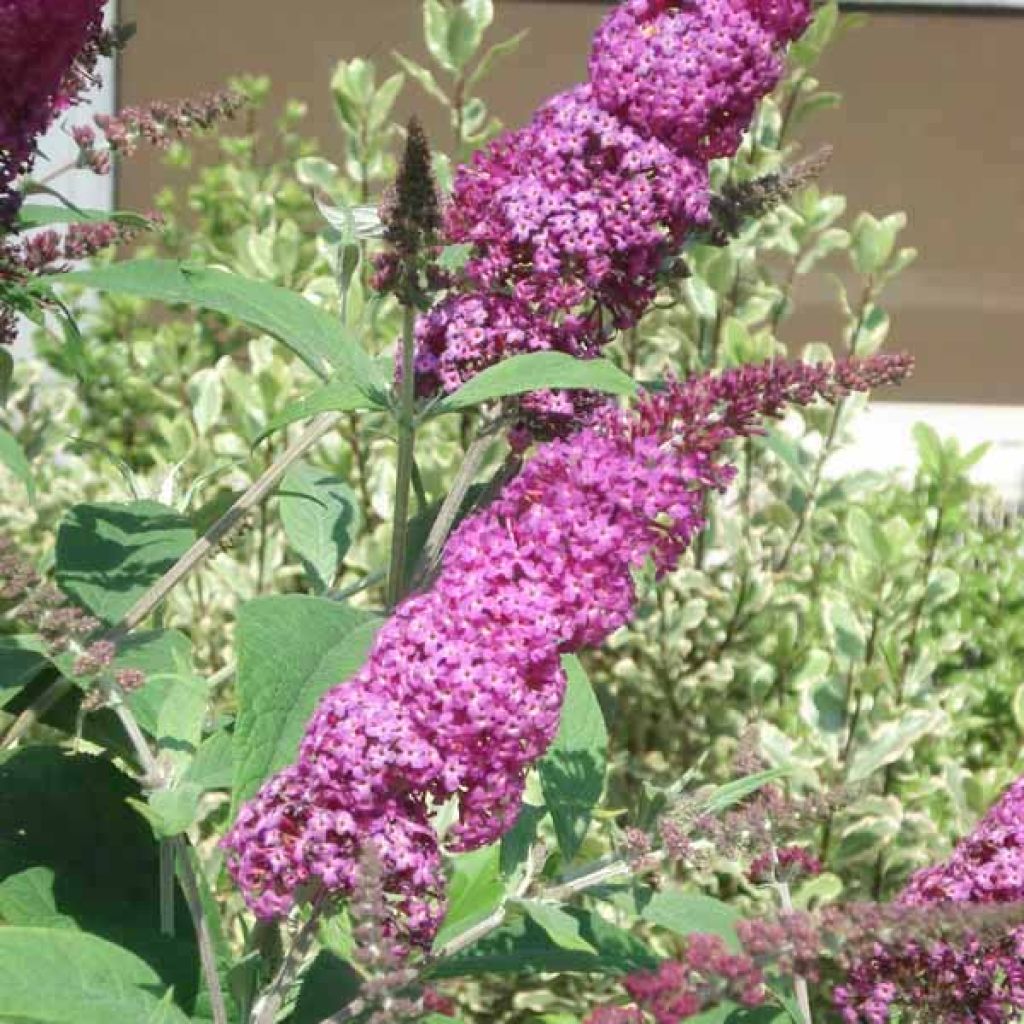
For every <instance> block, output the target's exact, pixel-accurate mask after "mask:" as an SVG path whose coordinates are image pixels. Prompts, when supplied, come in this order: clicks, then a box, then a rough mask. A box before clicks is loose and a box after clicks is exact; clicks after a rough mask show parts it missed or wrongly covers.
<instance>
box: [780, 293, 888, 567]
mask: <svg viewBox="0 0 1024 1024" xmlns="http://www.w3.org/2000/svg"><path fill="white" fill-rule="evenodd" d="M874 297H875V286H874V282H873V281H872V280H870V279H869V280H868V282H867V284H866V285H865V287H864V294H863V295H862V296H861V300H860V309H859V310H858V311H857V320H856V322H855V323H854V327H853V330H852V331H851V333H850V344H849V348H848V354H849V355H850V356H856V355H857V347H858V345H859V344H860V335H861V332H862V331H863V330H864V323H865V320H866V319H867V314H868V309H869V308H870V306H871V303H872V302H873V301H874ZM845 407H846V402H845V401H844V400H843V399H839V401H837V402H836V404H835V408H834V409H833V410H832V416H831V419H830V420H829V425H828V431H827V432H826V434H825V439H824V441H823V442H822V445H821V451H820V452H818V458H817V459H816V460H815V463H814V469H813V470H812V471H811V481H810V486H809V487H808V488H807V499H806V501H805V502H804V507H803V509H802V510H801V512H800V518H799V519H798V520H797V524H796V529H794V530H793V533H792V534H791V535H790V538H789V542H788V543H787V544H786V547H785V550H784V551H783V552H782V557H781V558H780V559H779V561H778V562H777V563H776V565H775V571H776V572H783V571H784V570H785V569H786V567H787V566H788V565H789V562H790V559H791V558H792V557H793V554H794V552H795V551H796V547H797V544H798V543H799V542H800V540H801V538H802V537H803V535H804V531H805V530H806V529H807V527H808V526H809V525H810V522H811V518H812V517H813V515H814V512H815V510H816V509H817V507H818V498H819V497H820V494H819V492H820V490H821V483H822V479H823V477H824V474H825V466H826V464H827V463H828V460H829V458H830V457H831V455H832V452H833V450H834V448H835V445H836V441H837V440H838V437H839V425H840V423H842V419H843V411H844V409H845Z"/></svg>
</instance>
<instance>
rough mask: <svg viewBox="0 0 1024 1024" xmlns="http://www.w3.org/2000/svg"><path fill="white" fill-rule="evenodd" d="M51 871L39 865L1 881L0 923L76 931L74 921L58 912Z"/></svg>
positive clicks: (55, 879)
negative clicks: (72, 929) (73, 929)
mask: <svg viewBox="0 0 1024 1024" xmlns="http://www.w3.org/2000/svg"><path fill="white" fill-rule="evenodd" d="M56 881H57V876H56V875H55V874H54V871H53V869H52V868H48V867H43V866H41V865H40V866H37V867H34V868H26V869H25V870H24V871H18V872H16V873H15V874H13V875H8V876H7V877H6V878H5V879H3V881H0V921H3V923H4V924H13V925H36V926H45V927H47V928H77V927H78V926H77V925H76V924H75V921H74V918H71V917H67V916H66V915H64V914H62V913H60V911H58V910H57V898H56V896H55V895H54V886H55V884H56Z"/></svg>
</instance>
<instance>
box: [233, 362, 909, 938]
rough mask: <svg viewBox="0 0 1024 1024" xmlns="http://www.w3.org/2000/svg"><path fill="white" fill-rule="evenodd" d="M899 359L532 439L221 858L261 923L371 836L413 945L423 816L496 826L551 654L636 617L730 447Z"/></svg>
mask: <svg viewBox="0 0 1024 1024" xmlns="http://www.w3.org/2000/svg"><path fill="white" fill-rule="evenodd" d="M907 369H908V362H907V360H906V359H905V358H904V357H892V356H878V357H875V358H873V359H871V360H868V361H865V362H847V363H841V364H838V365H837V366H835V367H829V366H812V365H808V364H802V363H779V364H766V365H764V366H759V367H742V368H739V369H736V370H732V371H728V372H725V373H722V374H721V375H718V376H707V377H700V378H695V379H692V380H690V381H687V382H685V383H673V384H671V385H670V386H669V387H668V388H667V389H666V390H665V391H664V392H662V393H658V394H648V395H645V396H644V397H643V398H642V399H641V400H640V401H639V402H638V404H637V405H636V407H635V408H634V409H632V410H629V411H620V410H618V409H604V410H601V411H599V412H598V413H597V414H596V415H595V416H594V418H593V419H592V421H591V422H590V423H589V425H587V426H586V427H585V428H584V429H582V430H581V431H579V432H578V433H576V434H575V435H573V436H572V437H570V438H567V439H559V440H554V441H551V442H549V443H547V444H543V445H541V446H539V448H538V450H537V452H536V453H535V455H534V456H533V457H532V458H531V459H530V460H529V461H528V462H527V463H526V465H525V467H524V468H523V470H522V472H521V473H520V474H519V476H518V477H516V478H515V479H514V480H513V481H511V482H510V483H509V484H508V485H507V486H506V487H505V489H504V491H503V492H502V493H501V495H500V496H499V497H498V498H497V499H496V500H495V501H494V502H493V503H492V504H491V505H489V506H488V507H486V508H485V509H483V510H482V511H480V512H478V513H476V514H475V515H473V516H471V517H469V518H468V519H466V520H465V522H464V523H463V524H462V525H461V526H460V527H459V528H458V530H457V531H456V532H455V533H454V534H453V535H452V537H451V540H450V541H449V544H448V546H447V548H446V550H445V554H444V558H443V562H442V567H441V571H440V574H439V576H438V579H437V580H436V582H435V584H434V586H433V587H432V588H431V589H430V590H428V591H427V592H425V593H422V594H418V595H414V596H412V597H410V598H408V599H407V600H406V601H404V602H403V603H402V604H400V605H399V607H398V608H397V609H396V612H395V614H394V616H393V617H392V618H391V619H390V620H389V621H388V622H387V623H385V625H384V626H383V627H382V628H381V630H380V632H379V633H378V635H377V638H376V640H375V643H374V646H373V648H372V650H371V653H370V656H369V658H368V660H367V662H366V664H365V666H364V667H363V669H362V670H361V671H360V672H359V673H358V674H357V675H356V676H355V677H354V678H353V679H352V680H351V681H349V682H346V683H343V684H341V685H339V686H337V687H335V688H334V689H333V690H331V691H330V692H329V693H328V694H327V695H326V696H325V697H324V698H323V700H322V701H321V703H320V705H319V707H318V709H317V711H316V713H315V714H314V716H313V719H312V721H311V722H310V724H309V727H308V729H307V731H306V735H305V737H304V739H303V741H302V744H301V747H300V751H299V756H298V760H297V762H296V763H295V764H294V765H292V766H291V767H289V768H286V769H285V770H284V771H282V772H281V773H280V774H278V775H277V776H275V777H274V778H273V779H271V780H270V781H269V782H268V783H266V784H265V785H264V787H263V789H262V790H261V791H260V793H259V794H258V795H257V796H256V798H255V799H254V800H252V801H251V802H250V803H248V804H247V805H246V806H245V807H243V809H242V811H241V812H240V814H239V817H238V820H237V822H236V824H235V826H234V828H233V829H232V831H231V832H230V834H229V836H228V837H227V839H226V841H225V845H226V847H227V850H228V866H229V870H230V871H231V873H232V875H233V876H234V878H235V879H236V881H237V882H238V884H239V886H240V887H241V889H242V891H243V893H244V895H245V898H246V900H247V902H248V903H249V905H250V906H251V907H252V909H253V910H254V911H255V912H256V913H257V914H258V915H260V916H263V917H272V916H274V915H278V914H281V913H284V912H285V911H287V910H288V908H289V907H290V906H291V905H292V904H293V903H294V901H295V900H296V898H297V896H298V895H299V893H300V891H305V892H309V891H315V890H323V891H326V892H328V893H331V894H348V893H351V892H352V890H353V887H354V886H355V885H356V884H357V882H358V871H359V858H360V850H361V848H362V847H363V845H365V844H367V843H373V844H374V846H375V849H376V852H377V855H378V857H379V859H380V863H381V871H382V878H383V884H384V886H385V889H386V891H387V892H388V893H389V894H390V895H391V897H392V902H391V903H390V904H389V905H390V906H392V907H393V909H394V910H395V911H396V912H397V914H398V915H399V917H400V927H401V928H402V930H403V931H404V932H405V933H406V934H407V936H408V938H409V939H410V941H412V942H416V943H420V944H424V945H425V944H427V943H429V941H430V938H431V936H432V935H433V933H434V931H435V929H436V926H437V924H438V922H439V920H440V917H441V915H442V912H443V898H442V893H443V876H442V861H441V846H440V843H439V839H438V837H437V835H436V833H435V831H434V829H433V827H432V821H431V819H432V814H433V812H434V811H435V810H436V809H437V808H438V807H440V806H442V805H444V804H445V803H447V802H448V801H452V800H454V801H455V805H456V810H457V820H456V821H455V824H454V825H453V826H452V828H451V829H450V831H449V832H448V835H447V836H446V843H447V846H448V848H449V849H450V850H454V851H458V850H471V849H475V848H478V847H480V846H483V845H486V844H487V843H490V842H493V841H494V840H496V839H497V838H499V837H500V836H501V835H502V834H503V833H504V832H505V831H507V830H508V829H509V828H510V827H511V826H512V824H513V823H514V821H515V819H516V815H517V813H518V811H519V807H520V803H521V799H522V794H523V786H524V781H525V776H526V771H527V769H528V768H529V767H530V766H531V765H532V764H533V763H534V762H535V761H536V760H537V759H538V758H539V757H540V756H541V755H542V754H543V753H544V751H545V750H546V749H547V747H548V746H549V745H550V743H551V742H552V740H553V738H554V735H555V732H556V730H557V727H558V719H559V710H560V707H561V702H562V696H563V693H564V689H565V674H564V671H563V669H562V666H561V662H560V658H561V656H562V655H565V654H571V653H574V652H577V651H581V650H583V649H585V648H588V647H594V646H596V645H598V644H600V643H602V642H603V641H604V640H605V639H606V638H607V637H608V636H609V635H610V634H611V633H612V632H614V631H615V630H616V629H618V628H619V627H620V626H622V625H623V624H625V623H626V622H627V621H628V620H629V618H630V616H631V614H632V611H633V605H634V586H633V575H632V574H633V571H634V570H636V569H637V568H638V567H640V566H641V565H643V564H644V563H645V562H647V560H648V559H650V560H651V561H652V562H653V564H654V565H655V567H656V568H657V570H658V571H659V572H661V573H664V572H667V571H668V570H670V569H671V568H672V567H674V566H675V565H676V564H677V563H678V561H679V559H680V557H681V556H682V554H683V552H684V551H685V550H686V548H687V546H688V545H689V544H690V542H691V540H692V539H693V537H694V535H695V534H696V533H697V531H698V530H699V529H700V528H701V527H702V525H703V522H704V520H703V503H704V496H705V495H706V494H707V493H708V492H709V491H716V490H721V489H723V488H724V487H726V486H727V484H728V483H729V481H730V480H731V478H732V475H733V469H732V467H730V466H729V465H728V464H727V463H726V462H724V461H723V460H722V459H721V453H722V449H723V446H724V445H725V444H726V443H727V442H728V441H730V440H732V439H734V438H736V437H740V436H744V435H747V434H750V433H751V432H752V431H754V430H755V429H756V427H757V425H758V423H759V422H760V420H761V419H762V417H764V416H774V415H776V414H778V413H779V412H780V411H781V410H782V408H783V407H784V406H785V405H786V404H787V403H791V402H796V403H808V402H810V401H812V400H813V399H814V398H816V397H823V398H826V399H828V400H831V401H835V400H837V399H838V398H839V397H840V396H841V395H844V394H846V393H847V392H849V391H850V390H851V389H856V390H864V389H867V388H871V387H874V386H876V385H879V384H884V383H888V382H892V381H896V380H898V379H901V378H902V376H903V375H904V374H905V373H906V372H907Z"/></svg>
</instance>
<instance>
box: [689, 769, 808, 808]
mask: <svg viewBox="0 0 1024 1024" xmlns="http://www.w3.org/2000/svg"><path fill="white" fill-rule="evenodd" d="M788 774H789V769H788V768H785V767H781V768H766V769H765V770H764V771H763V772H755V773H754V774H753V775H745V776H744V777H743V778H742V779H734V780H733V781H732V782H726V783H724V784H723V785H721V786H719V787H718V788H717V789H716V790H715V791H714V793H712V794H711V796H710V797H708V800H707V802H706V803H705V805H704V810H705V811H706V812H707V813H708V814H721V813H722V811H725V810H728V809H729V808H730V807H732V806H734V805H735V804H738V803H739V802H740V801H741V800H746V798H747V797H748V796H750V795H751V794H752V793H756V792H757V791H758V790H759V789H761V788H762V787H763V786H767V785H768V783H769V782H774V781H775V780H776V779H781V778H783V777H784V776H786V775H788Z"/></svg>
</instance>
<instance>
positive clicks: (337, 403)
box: [253, 377, 383, 445]
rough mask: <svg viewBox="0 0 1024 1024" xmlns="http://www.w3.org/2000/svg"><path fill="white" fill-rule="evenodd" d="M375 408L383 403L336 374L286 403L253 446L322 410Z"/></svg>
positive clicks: (347, 410) (350, 410)
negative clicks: (305, 393) (303, 394)
mask: <svg viewBox="0 0 1024 1024" xmlns="http://www.w3.org/2000/svg"><path fill="white" fill-rule="evenodd" d="M374 408H383V405H382V404H381V403H380V402H379V401H378V400H377V399H376V398H370V397H368V396H367V394H366V392H365V391H363V390H362V389H361V388H359V387H357V386H356V384H354V383H353V382H352V381H351V380H342V379H341V378H338V377H336V378H334V379H333V380H330V381H328V382H327V383H326V384H324V385H323V386H322V387H319V388H317V389H316V390H315V391H312V392H310V393H309V394H308V395H305V396H304V397H302V398H298V399H296V400H295V401H294V402H289V403H288V405H286V406H285V407H284V408H283V409H282V410H281V411H280V412H279V413H278V414H277V415H276V416H275V417H274V418H273V419H272V420H271V421H270V422H269V423H268V424H267V426H266V428H265V429H264V430H263V431H262V432H261V433H260V434H259V435H258V436H257V437H256V439H255V440H254V441H253V445H257V444H259V443H260V442H261V441H263V440H265V439H266V438H268V437H269V436H270V435H271V434H276V433H277V431H279V430H281V429H283V428H284V427H287V426H288V425H289V424H292V423H297V422H299V421H300V420H308V419H312V418H313V417H314V416H319V415H320V413H322V412H355V411H357V410H359V409H374Z"/></svg>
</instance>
